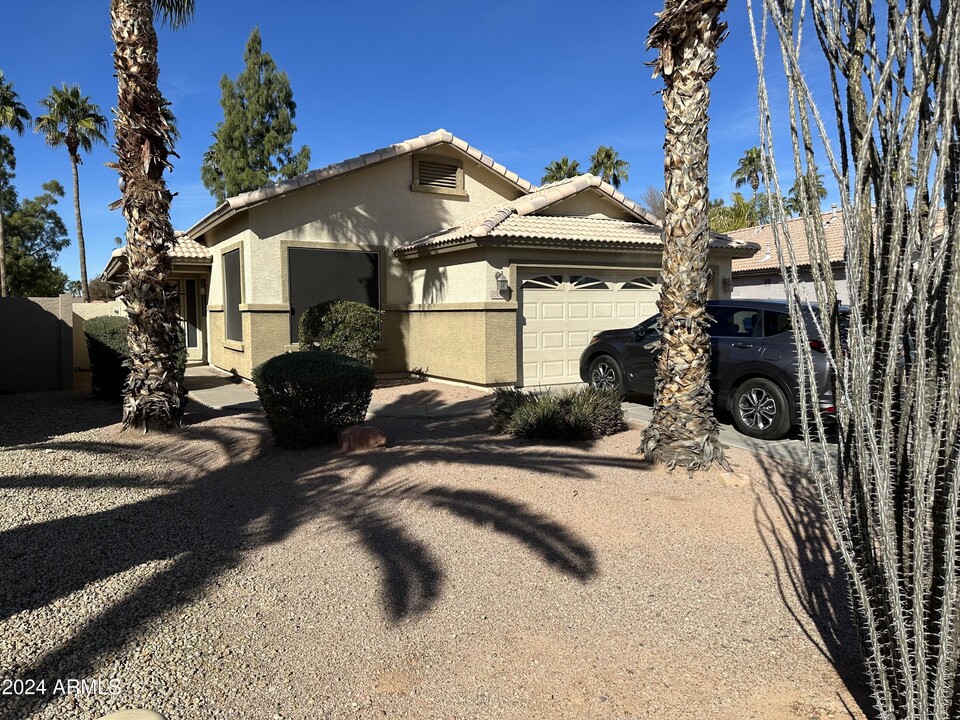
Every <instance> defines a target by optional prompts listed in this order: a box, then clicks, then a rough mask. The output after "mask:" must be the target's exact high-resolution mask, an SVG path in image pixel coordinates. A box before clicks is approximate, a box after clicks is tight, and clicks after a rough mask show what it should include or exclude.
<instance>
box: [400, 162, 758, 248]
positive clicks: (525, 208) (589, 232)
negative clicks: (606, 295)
mask: <svg viewBox="0 0 960 720" xmlns="http://www.w3.org/2000/svg"><path fill="white" fill-rule="evenodd" d="M586 192H596V193H599V194H600V195H601V196H602V197H604V198H606V199H607V200H608V201H609V202H610V203H612V207H614V208H616V209H618V210H620V211H621V212H624V213H627V215H628V216H629V217H630V218H631V219H630V220H622V219H618V218H609V217H596V216H587V217H584V216H576V215H563V214H560V213H559V212H552V213H551V212H550V210H560V209H561V208H562V206H563V203H564V202H565V201H569V200H570V199H571V198H575V197H576V196H578V195H580V194H581V193H586ZM496 238H514V239H517V238H522V239H525V240H529V241H550V242H559V243H588V244H597V243H599V244H605V245H606V244H611V245H622V246H624V247H640V246H643V247H649V248H657V247H661V241H660V225H659V224H658V223H657V222H656V220H655V219H654V218H653V217H652V216H651V215H650V214H649V213H647V212H646V210H644V209H643V208H642V207H640V205H638V204H637V203H635V202H634V201H633V200H630V199H629V198H628V197H626V196H625V195H624V194H623V193H621V192H619V191H617V190H615V189H614V188H613V187H612V186H611V185H609V184H608V183H605V182H603V180H601V179H600V178H598V177H596V176H595V175H579V176H577V177H575V178H569V179H567V180H561V181H559V182H556V183H552V184H550V185H545V186H543V187H542V188H540V189H539V190H536V191H534V192H531V193H528V194H527V195H524V196H523V197H521V198H518V199H517V200H514V201H512V202H505V203H501V204H498V205H496V206H494V207H491V208H487V209H486V210H484V211H483V212H481V213H478V214H477V215H474V216H472V217H469V218H467V219H466V220H464V221H463V222H461V223H460V224H459V225H457V226H455V227H452V228H447V229H445V230H442V231H440V232H438V233H433V234H431V235H427V236H426V237H423V238H420V239H419V240H417V241H416V242H412V243H409V244H407V245H403V246H401V247H399V248H397V249H396V250H394V253H395V254H396V255H398V256H400V257H409V256H412V255H415V254H417V253H419V252H422V251H430V250H435V249H438V248H442V247H452V246H456V245H464V244H470V243H473V242H476V241H480V240H485V239H496ZM710 247H712V248H714V249H727V250H732V251H735V252H737V253H739V254H741V255H746V254H751V255H752V254H753V253H754V252H755V251H756V250H757V249H758V247H759V246H758V245H756V244H755V243H752V242H745V241H741V240H735V239H732V238H729V237H726V236H724V235H719V234H713V236H712V239H711V243H710Z"/></svg>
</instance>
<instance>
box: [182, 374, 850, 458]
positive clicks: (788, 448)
mask: <svg viewBox="0 0 960 720" xmlns="http://www.w3.org/2000/svg"><path fill="white" fill-rule="evenodd" d="M183 384H184V385H185V386H186V388H187V390H188V391H189V393H190V399H191V400H193V401H195V402H197V403H199V404H200V405H203V406H205V407H208V408H211V409H213V410H218V411H221V412H224V413H245V412H261V411H262V409H261V407H260V400H259V399H258V398H257V393H256V388H255V387H254V385H253V383H251V382H250V381H248V380H243V379H241V378H239V377H237V376H235V375H231V374H230V373H227V372H224V371H222V370H218V369H216V368H212V367H209V366H200V365H195V366H191V367H188V368H187V372H186V375H185V376H184V379H183ZM648 402H649V401H648ZM489 407H490V397H489V396H484V397H480V398H477V399H476V400H468V401H461V402H458V403H453V404H444V403H439V402H428V403H420V404H400V403H391V404H388V405H383V404H376V403H371V404H370V408H369V410H368V412H367V420H376V419H377V418H387V417H391V418H396V417H421V418H442V417H464V416H470V415H483V414H485V413H486V412H488V410H489ZM623 411H624V414H625V415H626V416H627V418H629V419H631V420H636V421H639V422H642V423H644V424H647V423H649V422H650V420H651V418H652V417H653V408H652V407H651V406H650V405H649V404H645V403H643V402H639V401H638V400H637V399H636V398H630V400H628V401H625V402H624V403H623ZM720 441H721V442H722V443H723V444H724V445H728V446H730V447H735V448H741V449H743V450H749V451H750V452H754V453H761V454H763V455H767V456H769V457H772V458H775V459H777V460H786V461H788V462H792V463H797V464H800V465H806V464H807V455H806V450H805V449H804V447H803V440H802V439H801V438H800V435H799V433H797V432H794V433H792V434H791V435H788V436H787V437H786V438H783V439H781V440H757V439H755V438H751V437H747V436H746V435H742V434H741V433H739V432H738V431H737V430H736V428H734V427H733V426H732V425H729V424H726V423H723V422H721V423H720ZM828 449H829V450H830V451H831V452H835V450H836V446H834V445H830V446H828Z"/></svg>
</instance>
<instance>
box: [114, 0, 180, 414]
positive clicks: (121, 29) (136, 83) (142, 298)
mask: <svg viewBox="0 0 960 720" xmlns="http://www.w3.org/2000/svg"><path fill="white" fill-rule="evenodd" d="M110 21H111V31H112V33H113V39H114V42H115V43H116V51H115V52H114V55H113V58H114V68H115V70H116V74H117V83H118V93H117V95H118V98H117V113H116V115H117V119H116V134H117V144H116V147H115V150H116V153H117V164H118V169H119V172H120V189H121V193H122V198H123V201H122V202H123V205H122V208H123V216H124V218H125V219H126V221H127V263H128V268H129V269H128V273H127V279H126V281H125V282H124V285H123V290H122V293H123V302H124V305H126V309H127V313H128V315H129V317H130V330H129V333H128V335H127V344H128V347H129V351H130V375H129V376H128V378H127V385H126V388H125V390H124V400H123V425H124V427H136V428H139V429H141V430H143V431H144V432H146V431H147V430H150V429H160V430H167V429H170V428H171V427H175V426H179V424H180V421H181V417H182V415H183V388H182V386H181V384H180V380H179V378H178V377H177V372H176V363H177V342H178V332H177V329H178V321H177V315H176V312H175V307H176V292H175V291H171V290H170V289H169V287H168V277H169V275H170V269H171V266H170V258H169V249H170V246H171V244H172V242H173V227H172V226H171V224H170V200H171V195H170V192H169V191H168V190H167V186H166V183H165V181H164V179H163V171H164V169H165V168H167V167H168V166H169V164H168V162H167V156H168V154H169V151H168V149H167V143H168V141H169V138H168V136H167V131H166V127H167V126H166V122H165V120H164V118H163V112H162V111H163V107H164V105H165V103H166V101H165V100H164V98H163V96H162V95H161V94H160V91H159V89H158V88H157V79H158V77H159V74H160V68H159V66H158V64H157V35H156V31H155V30H154V26H153V6H152V3H151V0H111V2H110Z"/></svg>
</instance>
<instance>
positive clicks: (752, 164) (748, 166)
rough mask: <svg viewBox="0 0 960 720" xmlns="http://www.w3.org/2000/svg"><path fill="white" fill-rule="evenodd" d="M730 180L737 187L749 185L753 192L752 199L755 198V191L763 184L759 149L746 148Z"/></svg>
mask: <svg viewBox="0 0 960 720" xmlns="http://www.w3.org/2000/svg"><path fill="white" fill-rule="evenodd" d="M730 179H731V180H733V181H734V182H735V183H736V184H737V187H743V186H744V185H749V186H750V188H751V189H752V190H753V197H754V198H756V197H757V190H759V189H760V184H761V183H762V182H763V160H762V158H761V156H760V148H758V147H752V148H747V150H746V151H745V152H744V153H743V157H742V158H740V164H739V165H737V169H736V170H734V171H733V175H732V176H731V178H730Z"/></svg>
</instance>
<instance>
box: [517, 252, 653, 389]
mask: <svg viewBox="0 0 960 720" xmlns="http://www.w3.org/2000/svg"><path fill="white" fill-rule="evenodd" d="M655 274H656V273H653V272H650V271H646V272H645V271H619V272H614V271H598V270H589V271H577V270H570V271H567V272H566V273H564V274H562V275H558V274H552V275H550V276H545V275H544V276H535V278H537V277H539V278H541V279H543V278H546V279H548V280H550V282H551V283H553V284H552V286H550V287H544V286H543V285H537V284H536V283H533V284H532V285H528V283H532V280H531V279H530V278H529V277H528V278H526V279H523V278H522V279H521V294H520V298H519V300H520V308H519V316H520V318H521V319H520V321H519V322H520V323H521V332H520V336H521V342H522V347H521V349H520V352H521V362H520V367H521V370H522V377H521V378H520V379H519V382H520V384H522V385H525V386H527V387H535V386H538V385H554V384H565V383H578V382H580V354H581V352H582V351H583V349H584V348H585V347H586V346H587V344H588V343H589V342H590V338H591V337H593V335H595V334H596V333H598V332H601V331H603V330H611V329H615V328H625V327H631V326H632V325H635V324H637V323H638V322H639V321H641V320H643V319H645V318H647V317H649V316H650V315H653V314H654V313H656V312H657V309H656V301H657V297H658V294H659V287H657V286H656V285H655V283H654V282H652V281H648V280H647V277H648V276H654V275H655ZM535 278H534V279H535ZM572 278H574V279H575V282H576V283H578V284H574V281H572ZM588 280H589V282H588ZM627 286H629V289H625V288H626V287H627Z"/></svg>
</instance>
